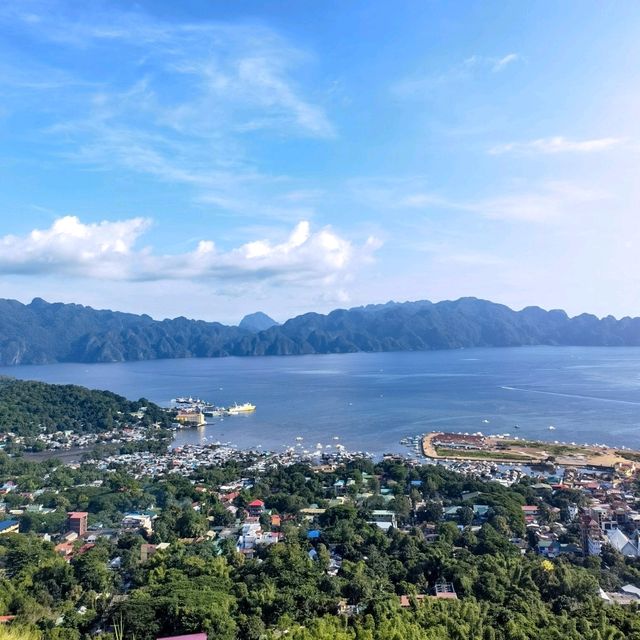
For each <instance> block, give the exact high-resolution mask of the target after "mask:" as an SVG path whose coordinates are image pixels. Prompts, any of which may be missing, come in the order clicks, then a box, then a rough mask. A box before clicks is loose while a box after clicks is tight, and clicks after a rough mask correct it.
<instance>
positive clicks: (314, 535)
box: [307, 529, 320, 540]
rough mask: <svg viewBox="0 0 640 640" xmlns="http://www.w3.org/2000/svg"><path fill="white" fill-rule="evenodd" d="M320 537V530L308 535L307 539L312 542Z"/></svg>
mask: <svg viewBox="0 0 640 640" xmlns="http://www.w3.org/2000/svg"><path fill="white" fill-rule="evenodd" d="M319 537H320V529H312V530H311V531H309V532H308V533H307V538H311V539H312V540H314V539H315V538H319Z"/></svg>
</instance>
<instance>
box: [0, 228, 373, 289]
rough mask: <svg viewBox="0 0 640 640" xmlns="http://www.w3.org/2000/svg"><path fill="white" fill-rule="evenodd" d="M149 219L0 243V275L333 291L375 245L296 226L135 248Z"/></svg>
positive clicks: (55, 230)
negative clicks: (282, 231) (277, 236)
mask: <svg viewBox="0 0 640 640" xmlns="http://www.w3.org/2000/svg"><path fill="white" fill-rule="evenodd" d="M149 226H150V221H149V220H148V219H144V218H133V219H130V220H122V221H116V222H111V221H103V222H98V223H91V224H85V223H83V222H81V221H80V220H79V219H78V218H77V217H75V216H66V217H63V218H59V219H57V220H56V221H55V222H54V223H53V224H52V225H51V227H50V228H48V229H35V230H33V231H31V232H30V233H29V234H27V235H25V236H17V235H7V236H4V237H2V238H0V273H3V274H14V275H15V274H38V275H64V276H73V277H78V278H85V277H87V278H101V279H108V280H125V281H153V280H204V281H210V282H212V283H216V284H218V285H224V284H225V283H228V282H235V283H236V284H241V283H251V282H266V283H282V282H286V283H289V284H293V285H308V284H312V283H321V284H322V283H324V284H326V285H330V284H331V283H333V282H336V279H337V278H338V276H340V278H341V279H344V278H347V279H348V277H349V276H350V273H351V270H352V269H355V268H356V267H357V266H359V265H361V264H363V263H366V262H367V261H370V260H371V259H372V256H373V253H374V252H375V251H376V249H377V248H378V247H379V246H380V243H379V241H378V240H377V239H376V238H373V237H370V238H368V239H367V240H366V242H365V243H364V244H361V245H355V244H354V243H352V242H351V241H350V240H347V239H345V238H343V237H342V236H340V235H338V234H337V233H336V232H335V231H334V230H332V229H331V228H330V227H324V228H321V229H318V230H315V231H314V230H312V229H311V225H310V224H309V223H308V222H306V221H303V222H300V223H298V225H296V227H295V228H294V229H293V230H292V231H291V233H290V234H289V236H288V237H287V238H286V239H284V240H282V241H279V242H274V241H270V240H254V241H252V242H247V243H245V244H243V245H241V246H239V247H237V248H235V249H231V250H228V251H221V250H219V249H218V248H217V247H216V244H215V243H214V242H213V241H211V240H202V241H200V242H199V243H198V245H197V247H196V249H195V250H193V251H190V252H186V253H181V254H172V255H161V254H157V253H155V252H154V251H153V250H152V249H151V248H138V246H137V245H138V241H139V239H140V238H141V236H142V235H143V234H144V232H145V231H146V230H147V229H148V228H149Z"/></svg>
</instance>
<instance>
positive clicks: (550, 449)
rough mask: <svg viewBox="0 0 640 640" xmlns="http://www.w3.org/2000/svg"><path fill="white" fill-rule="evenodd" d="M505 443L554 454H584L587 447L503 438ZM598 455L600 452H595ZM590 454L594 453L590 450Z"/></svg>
mask: <svg viewBox="0 0 640 640" xmlns="http://www.w3.org/2000/svg"><path fill="white" fill-rule="evenodd" d="M502 443H503V444H504V445H507V446H510V447H526V448H527V449H537V450H538V451H540V452H543V451H544V452H546V453H548V454H550V455H552V456H566V455H572V454H584V453H585V448H584V447H579V446H574V445H570V444H555V443H553V442H542V441H534V440H503V441H502ZM595 454H596V455H598V454H599V452H595ZM589 455H594V453H593V452H591V451H590V452H589Z"/></svg>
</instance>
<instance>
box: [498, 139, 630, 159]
mask: <svg viewBox="0 0 640 640" xmlns="http://www.w3.org/2000/svg"><path fill="white" fill-rule="evenodd" d="M622 142H623V140H621V139H620V138H611V137H609V138H591V139H587V140H570V139H569V138H565V137H564V136H553V137H551V138H538V139H536V140H530V141H528V142H510V143H507V144H501V145H497V146H495V147H492V148H491V149H489V153H490V154H491V155H500V154H504V153H543V154H554V153H594V152H597V151H606V150H608V149H611V148H613V147H616V146H619V145H620V144H621V143H622Z"/></svg>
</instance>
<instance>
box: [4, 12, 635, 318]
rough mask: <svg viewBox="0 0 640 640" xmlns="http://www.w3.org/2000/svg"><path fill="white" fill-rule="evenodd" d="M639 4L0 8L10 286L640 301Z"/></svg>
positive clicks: (136, 293) (183, 310) (185, 310)
mask: <svg viewBox="0 0 640 640" xmlns="http://www.w3.org/2000/svg"><path fill="white" fill-rule="evenodd" d="M639 80H640V11H638V6H637V4H636V3H634V2H631V1H626V2H625V1H623V2H616V3H613V2H602V1H598V2H595V1H590V0H580V1H574V2H571V1H567V2H562V3H557V2H551V1H544V0H543V1H541V2H536V3H524V2H521V1H514V2H510V1H508V0H504V1H502V2H493V3H488V2H474V1H473V0H468V1H466V2H464V3H458V2H448V1H446V0H443V1H441V2H440V1H436V0H419V1H415V2H414V1H412V0H398V1H396V2H389V1H384V2H383V1H380V0H367V2H333V1H331V0H327V1H323V2H317V0H299V1H297V2H290V1H278V0H272V1H270V2H266V3H265V2H250V1H247V0H235V1H234V2H223V1H221V0H181V2H174V1H173V0H153V1H142V2H126V1H123V0H121V1H118V0H111V1H110V2H104V3H103V2H100V1H99V0H96V1H92V2H63V1H53V0H52V1H48V0H44V1H42V0H36V1H32V0H21V1H20V2H5V3H1V4H0V222H1V224H0V297H5V298H17V299H19V300H21V301H23V302H28V301H30V300H31V299H32V298H33V297H42V298H45V299H46V300H49V301H61V302H77V303H81V304H87V305H91V306H94V307H97V308H111V309H118V310H123V311H131V312H135V313H148V314H150V315H152V316H153V317H157V318H164V317H174V316H179V315H184V316H187V317H194V318H201V319H206V320H218V321H221V322H227V323H236V322H238V321H239V320H240V318H241V317H242V316H243V315H244V314H246V313H250V312H253V311H257V310H261V311H264V312H266V313H268V314H269V315H271V316H273V317H274V318H275V319H277V320H285V319H286V318H289V317H292V316H295V315H298V314H300V313H305V312H308V311H320V312H326V311H329V310H331V309H334V308H337V307H352V306H358V305H362V304H368V303H379V302H386V301H388V300H396V301H404V300H420V299H430V300H434V301H436V300H443V299H455V298H459V297H462V296H476V297H480V298H486V299H490V300H493V301H496V302H500V303H504V304H507V305H509V306H511V307H513V308H516V309H520V308H522V307H525V306H528V305H540V306H542V307H545V308H563V309H566V310H567V312H568V313H570V314H578V313H581V312H591V313H595V314H597V315H600V316H604V315H608V314H612V315H615V316H617V317H620V316H624V315H640V258H639V255H640V207H639V204H640V180H639V179H638V174H639V171H638V169H639V162H638V161H639V159H640V117H639V116H640V82H639Z"/></svg>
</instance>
